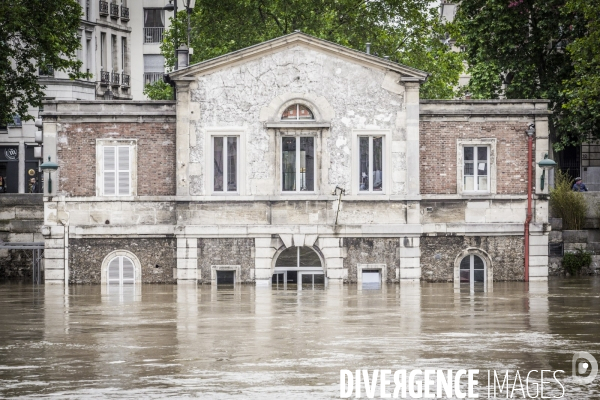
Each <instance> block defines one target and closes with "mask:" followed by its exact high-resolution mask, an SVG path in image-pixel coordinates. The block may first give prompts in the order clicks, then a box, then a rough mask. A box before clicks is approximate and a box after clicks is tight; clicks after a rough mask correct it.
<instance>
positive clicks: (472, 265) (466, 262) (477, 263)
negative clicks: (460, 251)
mask: <svg viewBox="0 0 600 400" xmlns="http://www.w3.org/2000/svg"><path fill="white" fill-rule="evenodd" d="M484 281H485V262H484V261H483V260H482V259H481V257H479V256H477V255H475V254H468V255H467V256H466V257H464V258H463V259H462V260H461V261H460V283H473V282H484Z"/></svg>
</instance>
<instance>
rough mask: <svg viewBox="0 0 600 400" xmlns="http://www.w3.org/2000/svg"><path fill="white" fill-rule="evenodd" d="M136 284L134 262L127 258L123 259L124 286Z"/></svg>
mask: <svg viewBox="0 0 600 400" xmlns="http://www.w3.org/2000/svg"><path fill="white" fill-rule="evenodd" d="M127 283H135V270H134V268H133V262H131V260H130V259H129V258H127V257H123V284H127Z"/></svg>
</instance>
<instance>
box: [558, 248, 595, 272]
mask: <svg viewBox="0 0 600 400" xmlns="http://www.w3.org/2000/svg"><path fill="white" fill-rule="evenodd" d="M591 264H592V253H590V252H589V251H585V250H583V249H577V251H576V252H575V253H566V254H565V255H564V257H563V259H562V266H563V268H564V269H565V272H568V273H569V274H571V275H575V274H577V273H578V272H579V271H581V269H582V268H588V267H589V266H590V265H591Z"/></svg>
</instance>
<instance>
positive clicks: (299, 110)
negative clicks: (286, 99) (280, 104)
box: [281, 104, 315, 121]
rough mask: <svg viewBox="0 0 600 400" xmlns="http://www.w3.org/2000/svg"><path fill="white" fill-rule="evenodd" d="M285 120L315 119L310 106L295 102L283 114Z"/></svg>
mask: <svg viewBox="0 0 600 400" xmlns="http://www.w3.org/2000/svg"><path fill="white" fill-rule="evenodd" d="M281 119H282V120H283V121H289V120H292V121H312V120H314V119H315V116H314V114H313V112H312V111H311V110H310V108H308V107H306V106H303V105H302V104H294V105H291V106H289V107H288V108H286V109H285V111H284V112H283V114H282V115H281Z"/></svg>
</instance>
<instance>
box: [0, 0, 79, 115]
mask: <svg viewBox="0 0 600 400" xmlns="http://www.w3.org/2000/svg"><path fill="white" fill-rule="evenodd" d="M81 13H82V10H81V6H80V5H79V3H78V2H77V1H76V0H27V1H3V2H0V122H4V123H6V122H9V121H12V117H13V115H15V114H18V115H20V116H21V118H22V119H24V120H28V119H33V117H32V116H31V115H28V109H29V107H39V106H41V104H42V100H43V98H44V88H43V87H41V86H40V85H39V83H38V81H37V68H38V66H40V67H42V68H48V67H50V66H51V67H52V68H54V70H58V71H67V72H68V73H69V76H70V77H71V78H78V77H85V76H86V74H85V73H81V72H80V68H81V65H82V63H81V61H79V60H77V58H76V51H77V49H78V48H79V47H80V42H79V38H78V37H77V31H78V28H79V21H80V16H81Z"/></svg>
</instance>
